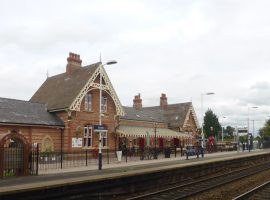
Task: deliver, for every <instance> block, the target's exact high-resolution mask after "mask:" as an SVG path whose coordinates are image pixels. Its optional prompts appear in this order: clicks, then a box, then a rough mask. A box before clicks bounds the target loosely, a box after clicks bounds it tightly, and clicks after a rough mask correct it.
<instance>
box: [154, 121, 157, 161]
mask: <svg viewBox="0 0 270 200" xmlns="http://www.w3.org/2000/svg"><path fill="white" fill-rule="evenodd" d="M154 133H155V154H154V159H157V123H156V122H155V123H154Z"/></svg>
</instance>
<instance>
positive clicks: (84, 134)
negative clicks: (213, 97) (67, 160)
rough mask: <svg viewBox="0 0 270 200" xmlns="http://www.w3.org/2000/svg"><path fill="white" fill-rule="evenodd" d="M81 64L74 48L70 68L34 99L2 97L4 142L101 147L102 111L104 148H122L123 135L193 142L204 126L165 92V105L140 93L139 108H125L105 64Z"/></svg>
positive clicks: (138, 140) (0, 140) (143, 140)
mask: <svg viewBox="0 0 270 200" xmlns="http://www.w3.org/2000/svg"><path fill="white" fill-rule="evenodd" d="M81 63H82V60H81V59H80V56H79V55H77V54H74V53H70V54H69V57H68V58H67V65H66V71H65V72H64V73H62V74H58V75H55V76H52V77H49V78H47V79H46V80H45V82H44V83H43V84H42V85H41V87H40V88H39V89H38V90H37V92H36V93H35V94H34V95H33V97H32V98H31V99H30V101H29V102H28V101H19V100H12V99H4V98H0V111H1V116H0V147H1V146H9V145H11V143H14V144H15V143H18V144H19V143H20V144H22V145H28V144H34V143H38V144H40V146H41V151H57V150H60V149H63V150H64V151H70V150H72V151H74V150H81V149H93V148H97V146H98V142H99V134H98V133H99V132H98V131H95V127H96V126H95V125H98V124H99V117H100V115H101V116H102V125H103V128H105V130H103V132H102V147H103V148H110V149H115V148H116V149H117V148H118V147H119V142H120V143H123V138H124V142H125V143H126V145H132V146H144V145H153V139H154V138H156V139H157V140H158V146H160V147H162V146H165V145H186V144H189V143H192V138H194V136H195V135H196V131H197V128H198V127H199V125H198V121H197V118H196V114H195V111H194V109H193V106H192V103H191V102H188V103H180V104H172V105H170V104H168V103H167V97H166V95H165V94H162V95H161V97H160V105H159V106H154V107H143V106H142V99H141V97H140V95H138V96H135V99H134V100H133V103H134V105H133V107H123V106H122V105H121V103H120V101H119V98H118V97H117V94H116V92H115V90H114V88H113V86H112V84H111V82H110V80H109V77H108V75H107V73H106V71H105V69H104V67H103V65H102V64H101V63H95V64H92V65H88V66H84V67H83V66H81ZM100 83H101V85H100ZM100 87H101V88H102V101H101V102H102V103H101V110H102V113H100V111H99V110H100V103H99V101H100ZM2 113H5V114H6V115H5V114H2ZM154 136H155V137H154ZM119 138H120V139H119ZM127 142H129V144H128V143H127ZM0 159H1V155H0Z"/></svg>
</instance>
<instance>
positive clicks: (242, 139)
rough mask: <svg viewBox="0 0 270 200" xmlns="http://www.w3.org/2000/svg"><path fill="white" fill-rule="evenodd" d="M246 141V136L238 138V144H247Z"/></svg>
mask: <svg viewBox="0 0 270 200" xmlns="http://www.w3.org/2000/svg"><path fill="white" fill-rule="evenodd" d="M247 140H248V137H247V135H243V136H239V142H240V143H243V142H247Z"/></svg>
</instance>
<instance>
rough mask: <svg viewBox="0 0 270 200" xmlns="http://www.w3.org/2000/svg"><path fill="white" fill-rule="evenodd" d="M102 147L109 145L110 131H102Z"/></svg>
mask: <svg viewBox="0 0 270 200" xmlns="http://www.w3.org/2000/svg"><path fill="white" fill-rule="evenodd" d="M104 143H105V145H104ZM101 147H102V148H104V147H108V131H104V132H101Z"/></svg>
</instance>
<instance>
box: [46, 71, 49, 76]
mask: <svg viewBox="0 0 270 200" xmlns="http://www.w3.org/2000/svg"><path fill="white" fill-rule="evenodd" d="M46 76H47V78H49V70H47V73H46Z"/></svg>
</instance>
